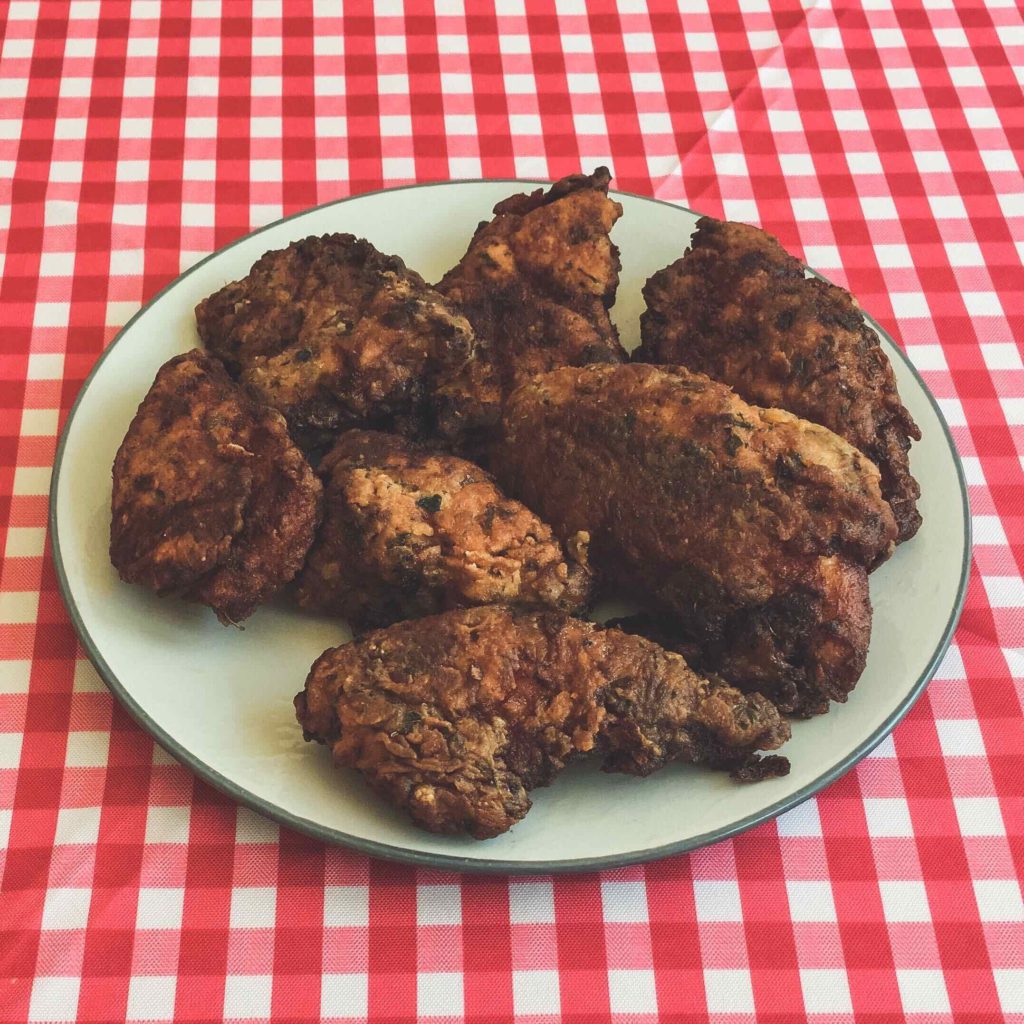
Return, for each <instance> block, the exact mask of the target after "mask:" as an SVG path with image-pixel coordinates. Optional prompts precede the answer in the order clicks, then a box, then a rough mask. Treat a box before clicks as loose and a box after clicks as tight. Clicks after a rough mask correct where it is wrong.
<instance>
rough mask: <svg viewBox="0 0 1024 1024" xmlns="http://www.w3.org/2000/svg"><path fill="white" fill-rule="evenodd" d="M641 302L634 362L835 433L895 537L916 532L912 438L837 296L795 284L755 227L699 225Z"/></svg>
mask: <svg viewBox="0 0 1024 1024" xmlns="http://www.w3.org/2000/svg"><path fill="white" fill-rule="evenodd" d="M644 297H645V298H646V299H647V311H646V312H645V313H644V315H643V317H642V318H641V328H642V335H643V344H642V345H641V347H640V348H639V349H638V350H637V351H636V352H635V353H634V359H635V360H636V361H637V362H641V363H678V364H680V365H682V366H687V367H689V368H690V369H691V370H697V371H698V372H700V373H706V374H708V375H709V376H710V377H714V378H715V380H720V381H722V382H723V383H725V384H728V385H729V386H730V387H732V388H735V389H736V392H737V393H738V394H739V395H740V396H741V397H743V398H744V399H746V400H747V401H748V402H755V403H756V404H758V405H766V406H776V407H778V408H780V409H788V410H789V411H790V412H792V413H795V414H796V415H797V416H801V417H803V418H804V419H808V420H811V421H812V422H813V423H820V424H822V425H823V426H826V427H828V428H829V429H830V430H833V431H835V433H837V434H839V436H840V437H843V438H845V439H846V440H847V441H849V442H850V444H852V445H853V446H854V447H855V448H859V449H860V450H861V451H862V452H864V454H865V455H867V456H868V458H869V459H871V460H872V461H873V462H874V463H875V465H876V466H878V468H879V470H880V471H881V474H882V496H883V497H884V498H885V499H886V500H887V501H888V502H889V504H890V505H891V506H892V510H893V514H894V515H895V517H896V523H897V525H898V527H899V537H898V540H899V541H904V540H908V539H909V538H910V537H912V536H913V535H914V534H915V533H916V532H917V530H918V527H919V526H920V525H921V516H920V515H919V513H918V511H917V499H918V497H920V494H921V489H920V487H918V484H917V481H916V480H914V478H913V477H912V476H911V475H910V464H909V460H908V452H909V450H910V442H911V439H914V440H919V439H920V437H921V432H920V430H918V428H917V425H916V424H915V423H914V420H913V418H912V417H911V415H910V413H909V412H907V410H906V409H905V408H904V407H903V404H902V403H901V402H900V396H899V394H898V393H897V391H896V379H895V377H894V376H893V372H892V367H891V366H890V365H889V360H888V358H887V357H886V355H885V353H884V352H883V351H882V348H881V345H879V342H878V337H877V335H876V334H875V332H874V331H872V330H871V329H870V328H869V327H868V326H867V324H865V322H864V318H863V316H862V315H861V312H860V310H859V308H858V307H857V304H856V302H855V301H854V299H853V297H852V296H851V295H850V293H849V292H846V291H844V290H843V289H842V288H837V287H836V286H834V285H831V284H827V283H826V282H825V281H822V280H820V279H818V278H807V277H805V276H804V268H803V266H802V264H801V263H800V262H799V260H797V259H795V258H794V257H792V256H790V255H789V253H787V252H786V251H785V249H783V248H782V246H781V245H780V244H779V243H778V241H777V240H776V239H775V238H773V237H772V236H771V235H769V234H766V233H765V232H764V231H761V230H759V229H758V228H754V227H750V226H749V225H747V224H735V223H727V222H723V221H718V220H712V219H711V218H710V217H702V218H701V219H700V220H699V221H698V222H697V231H696V233H695V234H694V236H693V239H692V240H691V242H690V248H689V250H688V252H687V253H686V255H685V256H683V257H682V258H680V259H678V260H676V262H675V263H673V264H672V265H671V266H669V267H666V268H665V269H664V270H662V271H660V272H659V273H657V274H655V275H654V276H653V277H652V278H651V279H650V280H649V281H648V282H647V285H646V287H645V288H644Z"/></svg>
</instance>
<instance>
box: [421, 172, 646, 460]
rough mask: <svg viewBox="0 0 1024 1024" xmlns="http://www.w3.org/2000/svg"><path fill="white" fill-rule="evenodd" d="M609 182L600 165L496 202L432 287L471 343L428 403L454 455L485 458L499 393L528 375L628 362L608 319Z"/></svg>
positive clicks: (613, 255) (615, 207)
mask: <svg viewBox="0 0 1024 1024" xmlns="http://www.w3.org/2000/svg"><path fill="white" fill-rule="evenodd" d="M609 180H610V175H609V173H608V169H607V168H606V167H599V168H598V169H597V170H596V171H595V172H594V173H593V174H590V175H584V174H574V175H571V176H569V177H567V178H563V179H562V180H561V181H557V182H555V184H554V185H552V186H551V188H549V189H548V190H547V192H544V191H543V190H541V189H537V191H535V192H532V193H530V194H525V193H524V194H520V195H514V196H510V197H509V198H508V199H505V200H503V201H502V202H500V203H498V205H497V206H495V208H494V214H495V216H494V219H493V220H491V221H489V222H484V223H482V224H481V225H480V226H479V227H478V228H477V230H476V234H474V236H473V240H472V241H471V242H470V245H469V249H468V251H467V252H466V255H465V256H463V258H462V260H461V261H460V262H459V263H458V265H457V266H455V267H453V268H452V269H451V270H449V271H448V273H447V274H445V276H444V277H443V278H442V280H441V282H440V283H439V284H438V286H437V288H438V291H440V292H442V293H443V294H444V295H446V296H447V297H448V298H449V299H451V300H452V301H453V302H455V303H456V305H457V306H458V307H459V308H460V309H461V310H462V311H463V312H464V313H465V314H466V316H467V317H468V318H469V321H470V323H471V324H472V325H473V328H474V329H475V331H476V334H477V338H478V340H479V351H478V354H477V357H476V358H475V359H473V360H471V361H470V362H468V363H466V364H465V366H464V367H463V369H462V370H461V371H460V372H458V373H456V374H455V375H454V377H453V378H452V379H450V380H449V381H448V382H447V383H446V384H444V385H443V386H442V387H440V388H439V389H438V392H437V395H436V399H435V402H436V406H437V411H436V415H437V429H438V433H439V434H440V436H441V437H443V438H444V439H445V440H446V441H447V442H448V443H449V444H451V445H453V446H454V447H455V448H457V449H460V450H463V451H469V452H475V453H477V454H480V453H481V452H483V451H485V449H486V445H487V443H488V441H489V439H490V436H491V434H492V433H493V431H494V429H495V428H496V427H497V425H498V422H499V420H500V418H501V406H502V403H503V401H504V398H505V396H506V395H507V394H508V393H509V392H510V391H511V390H512V389H513V388H514V387H515V386H516V385H517V384H518V383H520V382H521V381H524V380H527V379H529V377H530V376H531V375H533V374H535V373H543V372H544V371H546V370H551V369H554V368H555V367H558V366H581V365H583V364H584V363H621V362H625V361H626V360H627V358H628V357H627V355H626V352H625V350H624V349H623V348H622V346H621V345H620V344H619V338H618V333H617V331H616V330H615V327H614V325H613V324H612V322H611V319H610V317H609V316H608V309H609V308H610V307H611V305H612V304H613V303H614V302H615V290H616V288H617V287H618V283H619V267H620V264H619V250H618V249H617V248H616V247H615V245H613V244H612V241H611V239H610V238H609V236H608V233H609V231H610V230H611V228H612V225H613V224H614V223H615V222H616V221H617V220H618V219H619V217H620V216H622V207H621V206H620V205H619V204H618V203H616V202H614V201H613V200H611V199H609V198H608V182H609Z"/></svg>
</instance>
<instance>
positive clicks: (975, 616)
mask: <svg viewBox="0 0 1024 1024" xmlns="http://www.w3.org/2000/svg"><path fill="white" fill-rule="evenodd" d="M684 6H685V7H686V8H687V9H688V11H689V12H690V13H686V14H683V15H680V13H679V10H678V8H677V6H676V5H674V4H673V3H671V2H668V0H654V2H652V3H650V4H647V3H643V2H638V0H622V2H621V3H620V4H619V6H618V7H617V8H616V7H615V6H614V5H613V4H612V3H611V2H610V0H593V2H586V3H585V2H584V0H536V2H535V0H498V2H497V3H496V4H495V5H493V6H492V5H483V4H477V3H476V2H475V0H442V2H439V3H438V4H436V5H431V4H427V3H422V2H420V0H408V2H407V3H405V4H404V5H403V4H402V2H401V0H377V2H376V3H375V4H373V5H372V6H370V5H369V4H366V3H362V2H358V0H351V2H348V3H346V4H345V5H344V6H342V5H341V4H333V3H330V2H309V0H304V2H294V3H293V2H289V3H287V4H283V3H282V2H281V0H278V2H267V0H262V2H260V0H258V2H256V3H254V4H252V5H250V4H248V3H241V2H240V0H222V2H220V3H218V2H216V0H195V2H193V3H191V4H187V3H183V2H174V0H168V2H165V3H163V4H160V3H157V2H152V0H133V2H131V3H130V4H129V3H126V2H120V0H103V2H95V0H91V2H87V0H76V2H72V3H65V2H63V0H53V2H45V0H44V2H42V3H36V2H28V0H11V2H8V3H6V4H5V5H0V23H2V26H3V27H2V39H3V44H2V50H0V269H2V271H3V276H2V283H0V310H2V324H3V326H2V329H0V528H2V535H0V545H2V547H0V551H2V555H3V561H2V564H0V659H2V660H0V1020H3V1021H25V1020H30V1021H63V1020H71V1019H80V1020H87V1021H88V1020H91V1021H100V1020H104V1021H121V1020H129V1021H142V1020H146V1021H152V1020H157V1021H171V1020H174V1021H196V1022H198V1021H210V1020H219V1019H221V1018H230V1019H243V1020H256V1021H262V1020H268V1019H271V1018H273V1019H288V1020H292V1021H307V1020H308V1021H316V1020H321V1019H324V1020H364V1019H368V1020H374V1021H396V1022H397V1021H399V1020H401V1021H431V1020H441V1019H444V1020H448V1021H460V1020H466V1021H474V1022H480V1024H484V1022H497V1021H506V1020H512V1019H516V1020H519V1019H523V1020H527V1019H528V1020H530V1021H531V1022H534V1024H545V1022H553V1021H556V1020H563V1019H564V1020H567V1021H575V1022H578V1024H582V1022H584V1021H586V1022H590V1021H603V1020H610V1019H614V1020H616V1021H619V1022H626V1021H629V1022H633V1024H643V1022H645V1021H653V1020H655V1019H656V1018H661V1019H665V1020H672V1021H693V1022H697V1021H705V1020H709V1021H711V1022H717V1024H734V1022H735V1024H738V1022H751V1021H753V1020H754V1018H755V1015H757V1019H759V1020H771V1021H777V1022H788V1021H796V1020H803V1019H804V1018H805V1017H807V1018H809V1019H811V1020H813V1021H819V1022H825V1021H837V1022H845V1021H850V1022H852V1021H854V1020H857V1021H872V1022H881V1021H886V1022H888V1021H896V1020H904V1019H906V1020H908V1021H922V1022H923V1021H928V1022H932V1024H939V1022H944V1021H958V1022H961V1021H962V1022H972V1024H973V1022H976V1024H981V1022H993V1021H998V1020H1003V1019H1006V1020H1015V1021H1024V904H1022V899H1021V888H1020V879H1021V875H1022V873H1024V872H1022V869H1024V717H1022V709H1021V700H1022V694H1024V678H1022V677H1024V583H1022V579H1021V577H1022V572H1024V471H1022V458H1024V362H1022V358H1021V339H1022V338H1024V294H1022V293H1024V273H1022V269H1021V258H1022V255H1024V177H1022V174H1021V170H1022V168H1021V160H1022V156H1021V154H1022V153H1024V113H1022V112H1024V102H1022V99H1024V98H1022V92H1021V84H1022V82H1024V71H1022V69H1024V20H1022V15H1021V11H1020V9H1019V8H1018V5H1017V3H1016V0H993V2H992V3H991V4H990V5H989V6H988V7H987V8H986V7H984V6H982V5H981V3H980V2H979V0H962V2H959V3H957V4H956V6H954V0H927V2H923V3H911V2H907V3H903V2H901V0H871V2H870V3H866V4H865V5H864V7H858V6H855V5H854V4H852V3H850V2H847V0H832V2H831V3H829V2H828V0H809V2H807V3H806V4H805V6H804V7H803V8H801V7H800V6H798V5H797V3H795V2H793V0H783V2H778V3H772V4H771V5H769V3H768V0H726V2H724V3H721V4H720V3H713V4H708V3H707V2H706V0H696V2H693V3H687V4H686V5H684ZM600 163H608V164H610V165H611V166H612V167H613V169H614V172H615V174H616V178H617V184H618V186H619V187H621V188H624V189H628V190H632V191H636V192H641V193H645V194H650V195H656V196H659V197H661V198H665V199H673V200H680V201H684V202H686V203H687V204H688V205H690V206H693V207H695V208H697V209H700V210H703V211H706V212H708V213H711V214H718V215H722V214H724V215H726V216H728V217H732V218H739V219H744V220H751V221H756V222H759V223H761V224H762V225H764V226H765V227H767V228H768V229H770V230H771V231H773V232H775V233H776V234H778V235H780V236H781V238H782V239H783V241H784V242H785V243H786V244H787V245H789V246H791V247H793V248H795V249H796V250H798V251H803V252H804V253H805V254H806V257H807V259H808V262H810V263H811V264H813V265H815V266H816V267H818V268H820V269H821V270H822V271H823V272H825V273H826V274H828V275H829V276H832V277H834V278H836V279H838V280H841V281H844V282H846V283H848V284H849V285H850V287H851V288H852V289H853V290H854V291H855V292H856V293H857V294H858V295H859V296H860V298H861V300H862V302H863V304H864V306H865V307H866V308H868V309H870V310H871V311H872V312H873V313H874V314H875V315H876V316H877V317H878V318H879V319H880V320H881V321H882V323H883V324H884V325H885V326H886V327H887V328H888V329H889V330H890V331H892V332H893V333H894V334H895V336H896V337H897V338H899V339H901V341H902V343H903V344H904V345H905V346H906V349H907V351H908V353H909V354H910V356H911V358H912V359H913V361H914V363H915V364H916V365H917V367H918V368H919V369H920V371H921V372H922V374H923V375H924V377H925V379H926V381H927V383H928V385H929V386H930V387H931V389H932V390H933V391H934V393H935V394H936V395H937V397H938V399H939V402H940V404H941V405H942V408H943V411H944V413H945V415H946V418H947V419H948V421H949V423H950V425H951V427H952V430H953V433H954V435H955V438H956V442H957V445H958V446H959V448H960V451H961V453H962V455H963V457H964V464H965V467H966V471H967V477H968V482H969V484H970V497H971V505H972V511H973V516H974V533H975V539H976V548H975V555H974V561H973V564H972V569H971V583H970V591H969V594H968V598H967V608H966V611H965V613H964V617H963V621H962V623H961V625H960V628H959V630H958V632H957V635H956V640H955V643H954V645H953V647H952V648H951V649H950V652H949V654H948V655H947V657H946V658H945V661H944V662H943V664H942V666H941V667H940V669H939V672H938V675H937V677H936V679H935V681H934V682H933V683H932V684H931V686H930V687H929V689H928V691H927V693H926V694H925V696H924V697H923V699H922V700H921V701H920V702H919V703H918V705H917V706H916V707H915V708H914V710H913V712H912V713H911V714H910V716H909V717H908V718H907V720H906V721H905V722H904V723H903V724H902V725H900V726H899V727H898V728H897V729H896V731H895V733H894V735H893V736H892V737H891V738H890V739H889V740H887V741H886V742H885V743H883V744H882V746H881V747H879V748H878V749H877V750H876V751H875V752H874V754H873V755H872V756H870V757H869V758H868V759H867V760H865V761H864V762H863V763H862V764H861V765H860V766H859V767H858V768H857V769H856V770H855V771H853V772H851V773H850V774H849V775H847V776H846V777H845V778H844V779H842V780H841V781H839V782H837V783H836V784H834V785H833V786H831V787H830V788H828V789H827V790H825V791H824V792H823V793H821V794H820V795H819V796H818V798H817V799H816V800H812V801H809V802H807V803H806V804H804V805H802V806H800V807H798V808H796V809H794V810H793V811H790V812H789V813H788V814H786V815H784V816H783V817H781V818H780V819H778V820H777V821H774V822H770V823H768V824H766V825H763V826H761V827H760V828H758V829H756V830H754V831H752V832H749V833H747V834H746V835H743V836H740V837H738V838H736V839H734V840H731V841H728V842H724V843H720V844H718V845H717V846H714V847H711V848H708V849H705V850H702V851H699V852H697V853H694V854H691V855H687V856H679V857H674V858H670V859H668V860H664V861H661V862H659V863H654V864H650V865H647V866H640V867H634V868H629V869H626V870H621V871H614V872H608V873H605V874H600V875H598V874H590V875H581V876H576V877H560V878H546V877H539V878H530V879H507V878H500V877H473V876H466V877H459V876H457V875H452V874H441V873H435V872H431V871H426V870H414V869H412V868H408V867H401V866H394V865H389V864H385V863H381V862H377V861H373V860H368V859H367V858H365V857H363V856H359V855H356V854H353V853H349V852H347V851H345V850H342V849H335V848H328V847H324V846H323V845H321V844H320V843H317V842H314V841H312V840H309V839H306V838H303V837H300V836H297V835H294V834H291V833H289V832H286V831H279V829H278V828H277V826H276V825H274V824H272V823H270V822H268V821H265V820H263V819H261V818H259V817H256V816H254V815H252V814H251V813H249V812H248V811H246V810H242V809H239V808H238V807H236V806H235V805H234V804H232V803H231V802H230V801H229V800H227V799H225V798H223V797H221V796H220V795H218V794H216V793H214V792H213V791H211V790H210V789H209V788H208V787H207V786H206V785H204V784H203V783H201V782H198V781H197V780H196V779H195V778H193V777H192V776H191V775H190V774H189V773H188V772H187V771H186V770H184V769H183V768H182V767H180V766H179V765H177V764H176V763H175V762H174V761H172V760H171V759H170V758H168V757H167V756H166V755H165V754H163V753H162V752H161V751H160V750H159V749H155V748H154V746H153V744H152V742H151V741H150V739H149V738H148V736H147V735H146V734H145V733H143V732H142V731H141V730H139V729H138V728H137V727H136V726H135V725H134V724H133V723H132V722H131V721H130V720H129V719H128V717H127V715H126V714H125V713H124V712H123V711H122V710H121V709H120V708H119V706H118V705H116V704H115V702H114V701H113V700H112V698H111V696H110V695H109V694H108V693H107V692H106V690H105V689H104V688H103V686H102V685H101V684H100V682H99V680H98V679H97V677H96V675H95V673H94V672H93V671H92V669H91V668H90V667H89V665H88V664H87V663H86V662H85V661H84V660H83V658H82V654H81V650H80V649H79V648H78V646H77V644H76V640H75V636H74V633H73V631H72V629H71V626H70V624H69V622H68V618H67V615H66V614H65V611H64V609H63V607H62V605H61V601H60V598H59V597H58V595H57V591H56V587H55V582H54V572H53V565H52V561H51V558H50V555H49V553H48V551H47V550H46V495H47V489H48V483H49V474H50V465H51V461H52V457H53V453H54V445H55V440H56V436H57V432H58V429H59V427H60V425H61V423H62V421H63V419H64V417H65V416H66V414H67V411H68V409H69V407H70V404H71V402H72V400H73V398H74V396H75V394H76V392H77V391H78V389H79V387H80V385H81V382H82V380H83V378H84V377H85V375H86V373H87V372H88V370H89V368H90V367H91V366H92V364H93V363H94V361H95V360H96V357H97V355H98V354H99V352H100V350H101V349H102V348H103V346H104V345H105V344H107V343H108V342H109V341H110V339H111V337H112V335H113V333H114V331H115V330H116V328H117V327H118V326H120V325H121V324H122V323H124V321H125V320H126V319H127V318H128V316H129V315H130V314H131V313H132V312H133V311H134V310H135V309H137V308H138V306H139V304H140V303H141V302H143V301H145V300H146V299H148V298H149V297H150V296H152V295H153V294H154V292H156V290H157V289H158V288H159V287H160V286H162V285H163V284H165V283H166V282H167V281H168V280H170V279H171V278H173V277H174V276H175V275H176V274H178V273H179V271H181V270H182V269H183V268H185V267H187V266H188V265H189V264H191V263H192V262H194V261H195V260H196V259H197V258H198V257H199V256H200V255H202V254H204V253H207V252H210V251H211V250H213V249H215V248H217V247H219V246H221V245H223V244H224V243H226V242H229V241H230V240H231V239H233V238H236V237H237V236H239V235H240V234H242V233H244V232H247V231H249V230H250V229H251V228H253V227H255V226H257V225H260V224H264V223H266V222H267V221H270V220H272V219H274V218H277V217H279V216H280V215H282V214H286V213H290V212H292V211H295V210H299V209H302V208H304V207H307V206H310V205H312V204H314V203H318V202H322V201H325V200H328V199H333V198H336V197H338V196H341V195H346V194H349V193H354V192H359V191H363V190H366V189H373V188H377V187H380V186H382V185H394V184H398V183H401V182H408V181H416V180H421V181H423V180H432V179H441V178H449V177H455V178H458V177H475V176H485V177H487V176H490V177H508V176H516V175H519V176H532V177H556V176H559V175H562V174H565V173H567V172H571V171H576V170H578V169H579V168H580V167H581V166H582V167H584V168H587V169H589V168H591V167H593V166H595V165H597V164H600Z"/></svg>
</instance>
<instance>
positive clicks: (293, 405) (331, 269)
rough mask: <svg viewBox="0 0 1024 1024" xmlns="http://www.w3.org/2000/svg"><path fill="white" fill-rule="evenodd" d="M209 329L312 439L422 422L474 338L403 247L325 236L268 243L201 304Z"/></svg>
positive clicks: (222, 350)
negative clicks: (237, 276) (243, 272)
mask: <svg viewBox="0 0 1024 1024" xmlns="http://www.w3.org/2000/svg"><path fill="white" fill-rule="evenodd" d="M196 321H197V324H198V327H199V336H200V337H201V338H202V340H203V343H204V344H205V345H206V347H207V348H208V349H209V350H210V351H211V352H213V353H214V354H215V355H217V356H218V357H220V358H221V359H222V360H223V361H224V363H225V365H226V366H227V368H228V370H229V371H230V372H231V373H232V374H234V375H235V376H237V377H239V379H241V380H242V381H244V382H246V383H248V384H250V385H252V386H253V387H254V388H256V390H257V391H258V392H259V393H260V395H261V396H262V398H263V400H264V401H266V402H267V403H268V404H269V405H272V406H274V408H276V409H279V410H280V411H281V412H282V413H284V415H285V416H286V418H287V419H288V424H289V427H290V428H291V431H292V434H293V436H294V437H295V439H296V441H297V442H298V443H300V444H301V445H302V446H303V447H305V448H307V449H308V448H313V447H317V446H321V445H324V444H326V443H328V442H330V441H331V440H332V439H333V438H334V437H335V436H336V435H337V434H338V433H339V432H340V431H341V430H344V429H346V428H348V427H352V426H378V427H382V426H383V427H387V428H397V429H402V430H409V431H413V432H415V431H417V430H419V429H420V428H421V426H422V424H421V418H422V416H423V415H424V413H425V410H426V403H427V399H428V396H429V394H430V392H431V390H432V389H433V387H434V386H435V383H436V382H437V381H438V380H439V379H441V378H442V377H443V378H447V376H448V375H450V374H452V373H454V372H455V371H456V370H457V369H458V368H459V367H461V366H462V364H463V363H465V362H466V360H467V359H469V358H470V357H471V356H472V354H473V352H474V347H475V340H474V335H473V330H472V328H471V327H470V325H469V323H468V321H467V320H466V318H465V317H464V316H462V315H461V314H460V313H459V312H458V311H456V310H455V309H454V307H453V306H452V304H451V303H449V302H448V301H447V300H446V299H445V298H444V297H443V296H441V295H439V294H438V293H437V292H436V291H435V290H434V289H433V288H430V287H429V286H428V285H427V284H426V283H425V282H424V280H423V278H421V277H420V275H419V274H417V273H415V271H412V270H409V269H408V268H407V267H406V266H405V264H404V263H403V262H402V260H401V259H399V258H398V257H397V256H385V255H384V254H382V253H380V252H378V251H377V250H376V249H375V248H374V247H373V246H372V245H371V244H370V243H369V242H367V241H366V240H365V239H357V238H354V237H353V236H352V235H343V234H335V235H323V236H322V237H320V238H317V237H310V238H306V239H303V240H302V241H299V242H294V243H293V244H291V245H289V246H288V248H287V249H280V250H277V251H273V252H268V253H266V254H265V255H264V256H263V257H262V258H261V259H260V260H258V261H257V262H256V264H255V265H254V266H253V268H252V270H251V271H250V272H249V275H248V276H247V277H245V278H243V279H242V280H241V281H235V282H233V283H232V284H228V285H225V286H224V287H223V288H222V289H221V290H220V291H219V292H217V293H215V294H214V295H211V296H210V297H209V298H207V299H204V300H203V301H202V302H201V303H199V305H198V306H197V307H196Z"/></svg>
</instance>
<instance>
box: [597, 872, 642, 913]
mask: <svg viewBox="0 0 1024 1024" xmlns="http://www.w3.org/2000/svg"><path fill="white" fill-rule="evenodd" d="M601 903H602V907H603V912H604V919H605V921H639V922H646V921H647V919H648V916H647V886H646V885H645V884H644V882H643V881H642V880H638V881H615V880H608V881H605V882H602V883H601Z"/></svg>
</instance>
